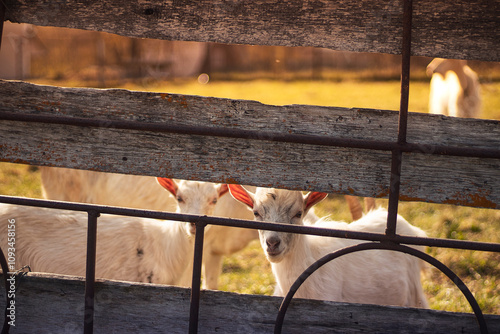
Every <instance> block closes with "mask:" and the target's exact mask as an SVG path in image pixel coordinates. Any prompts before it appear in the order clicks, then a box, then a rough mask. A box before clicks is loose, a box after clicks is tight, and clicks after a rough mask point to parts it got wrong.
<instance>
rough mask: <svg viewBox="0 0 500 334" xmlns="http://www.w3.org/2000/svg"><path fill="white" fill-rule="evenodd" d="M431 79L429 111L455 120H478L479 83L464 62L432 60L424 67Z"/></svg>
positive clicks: (479, 104) (479, 105)
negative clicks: (468, 118) (463, 118)
mask: <svg viewBox="0 0 500 334" xmlns="http://www.w3.org/2000/svg"><path fill="white" fill-rule="evenodd" d="M427 75H428V76H430V77H431V83H430V94H429V112H430V113H431V114H443V115H447V116H454V117H479V115H480V112H481V95H480V84H479V79H478V76H477V74H476V72H474V71H473V70H472V69H471V68H470V67H469V66H467V61H465V60H458V59H442V58H435V59H433V60H432V61H431V62H430V63H429V65H427Z"/></svg>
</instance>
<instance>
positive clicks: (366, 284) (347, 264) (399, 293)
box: [229, 185, 428, 307]
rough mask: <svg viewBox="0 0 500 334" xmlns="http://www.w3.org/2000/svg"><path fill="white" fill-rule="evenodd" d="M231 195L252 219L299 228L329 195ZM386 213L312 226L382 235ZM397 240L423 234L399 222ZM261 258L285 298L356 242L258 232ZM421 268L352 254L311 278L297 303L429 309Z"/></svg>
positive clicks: (238, 191)
mask: <svg viewBox="0 0 500 334" xmlns="http://www.w3.org/2000/svg"><path fill="white" fill-rule="evenodd" d="M229 189H230V192H231V195H232V196H233V197H234V198H235V199H237V200H239V201H241V202H242V203H244V204H246V205H247V206H248V207H250V208H252V209H253V212H254V215H255V219H256V220H259V221H265V222H276V223H286V224H294V225H303V222H302V217H303V216H304V215H305V214H306V213H307V211H308V210H309V209H310V208H311V207H312V206H313V205H314V204H316V203H318V202H319V201H321V200H322V199H324V198H325V197H326V196H327V194H325V193H318V192H310V193H308V194H307V195H305V196H304V195H302V193H301V192H297V191H288V190H278V189H266V188H257V191H256V192H255V193H251V192H249V191H247V190H246V189H244V188H243V187H242V186H238V185H229ZM386 219H387V212H386V211H385V210H380V209H379V210H375V211H371V212H369V213H368V214H366V215H365V216H364V217H363V218H362V219H360V220H358V221H356V222H353V223H351V224H346V223H340V222H327V221H321V220H320V221H318V222H317V223H316V224H314V226H319V227H326V228H335V229H342V230H351V231H364V232H384V230H385V227H386ZM397 231H398V233H399V234H404V235H413V236H425V233H424V232H423V231H422V230H420V229H418V228H416V227H414V226H412V225H410V224H409V223H408V222H406V221H405V220H404V219H403V218H401V217H398V222H397ZM259 234H260V241H261V245H262V248H263V249H264V253H265V255H266V257H267V259H268V260H269V262H271V267H272V270H273V273H274V276H275V278H276V281H277V284H278V286H277V289H276V293H278V294H279V295H283V292H285V293H286V292H287V291H288V290H289V289H290V287H291V285H292V284H293V282H294V281H295V280H296V279H297V277H298V276H299V275H300V274H302V272H303V271H304V270H305V269H306V268H307V267H309V266H310V265H311V264H313V263H314V262H315V261H317V260H318V259H320V258H321V257H322V256H324V255H326V254H328V253H331V252H334V251H336V250H339V249H341V248H344V247H347V246H351V245H355V244H358V243H359V241H355V240H349V239H340V238H327V237H319V236H310V235H302V234H293V233H284V232H273V231H265V230H261V231H259ZM422 266H423V262H422V261H421V260H419V259H417V258H414V257H412V256H410V255H405V254H402V253H398V252H391V251H386V250H369V251H363V252H357V253H352V254H349V255H345V256H342V257H340V258H338V259H335V260H333V261H331V262H329V263H328V264H326V265H324V266H323V267H321V268H320V269H319V270H318V271H317V272H315V273H314V274H313V275H311V276H310V277H309V278H308V279H307V280H306V281H305V282H304V283H303V284H302V286H301V287H300V288H299V290H298V291H297V293H296V297H299V298H311V299H321V300H331V301H339V302H354V303H369V304H383V305H399V306H413V307H428V305H427V301H426V298H425V295H424V293H423V290H422V286H421V283H420V271H421V268H422Z"/></svg>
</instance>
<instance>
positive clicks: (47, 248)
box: [0, 204, 193, 286]
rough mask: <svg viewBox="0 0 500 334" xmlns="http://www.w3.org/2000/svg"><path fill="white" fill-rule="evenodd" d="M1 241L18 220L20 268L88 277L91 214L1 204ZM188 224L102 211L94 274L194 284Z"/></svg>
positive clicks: (156, 281) (17, 255)
mask: <svg viewBox="0 0 500 334" xmlns="http://www.w3.org/2000/svg"><path fill="white" fill-rule="evenodd" d="M0 217H1V218H0V220H1V222H2V224H0V244H1V247H2V249H4V250H6V249H7V240H6V237H7V222H8V220H9V219H14V220H15V230H16V245H15V248H16V257H15V258H16V267H18V268H19V267H21V266H23V265H29V266H30V267H31V269H32V270H33V271H38V272H50V273H58V274H66V275H77V276H85V263H86V245H87V219H88V218H87V214H86V213H82V212H72V211H63V210H51V209H43V208H34V207H22V206H14V205H8V204H1V205H0ZM186 225H187V224H186V223H179V222H172V221H160V220H154V219H145V218H132V217H121V216H110V215H102V216H101V217H99V218H98V225H97V226H98V227H97V255H96V278H106V279H116V280H126V281H135V282H150V283H160V284H171V285H181V286H190V285H191V275H192V258H193V240H192V239H193V238H192V236H190V235H188V232H187V229H186Z"/></svg>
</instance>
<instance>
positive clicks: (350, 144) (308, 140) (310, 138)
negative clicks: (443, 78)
mask: <svg viewBox="0 0 500 334" xmlns="http://www.w3.org/2000/svg"><path fill="white" fill-rule="evenodd" d="M0 120H8V121H20V122H33V123H47V124H60V125H73V126H81V127H95V128H113V129H122V130H137V131H153V132H164V133H175V134H185V135H198V136H212V137H226V138H241V139H252V140H264V141H275V142H289V143H295V144H306V145H320V146H335V147H347V148H359V149H368V150H377V151H394V150H400V151H401V152H403V153H422V154H434V155H450V156H461V157H476V158H491V159H500V149H486V148H480V147H479V148H472V147H457V146H446V145H429V144H419V143H401V144H400V143H398V142H391V141H377V140H362V139H351V138H340V137H333V136H316V135H303V134H283V133H274V132H270V131H256V130H243V129H228V128H217V127H210V126H191V125H189V126H188V125H180V124H175V123H161V124H159V123H149V122H136V121H125V120H102V119H95V118H79V117H68V116H55V115H36V114H26V113H17V112H16V113H12V112H0Z"/></svg>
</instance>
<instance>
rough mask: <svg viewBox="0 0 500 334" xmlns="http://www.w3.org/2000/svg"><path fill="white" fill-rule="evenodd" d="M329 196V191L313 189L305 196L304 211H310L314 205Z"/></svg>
mask: <svg viewBox="0 0 500 334" xmlns="http://www.w3.org/2000/svg"><path fill="white" fill-rule="evenodd" d="M326 196H328V194H327V193H320V192H317V191H311V192H310V193H308V194H307V195H305V196H304V211H306V212H307V211H308V210H309V209H310V208H311V207H312V206H313V205H315V204H318V203H319V202H321V201H322V200H324V199H325V198H326Z"/></svg>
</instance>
